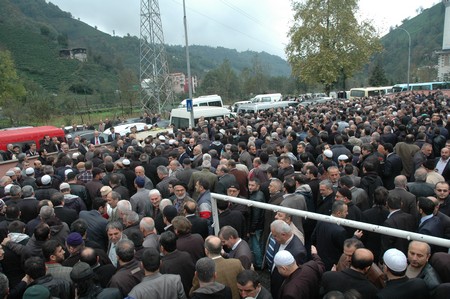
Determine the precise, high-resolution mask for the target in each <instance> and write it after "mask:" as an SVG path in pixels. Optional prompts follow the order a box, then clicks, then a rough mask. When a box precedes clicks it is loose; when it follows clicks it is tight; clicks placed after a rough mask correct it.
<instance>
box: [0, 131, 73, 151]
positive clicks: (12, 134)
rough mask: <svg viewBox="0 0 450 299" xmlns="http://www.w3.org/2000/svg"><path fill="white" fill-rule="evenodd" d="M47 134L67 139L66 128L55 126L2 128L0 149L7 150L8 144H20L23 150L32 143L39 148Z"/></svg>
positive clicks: (61, 139) (63, 139) (62, 139)
mask: <svg viewBox="0 0 450 299" xmlns="http://www.w3.org/2000/svg"><path fill="white" fill-rule="evenodd" d="M47 135H48V136H50V137H58V139H59V140H60V141H65V134H64V130H63V129H61V128H57V127H53V126H42V127H31V128H18V129H15V130H2V131H0V150H3V151H6V150H7V145H8V144H13V145H19V146H20V147H22V150H23V149H25V148H26V147H27V146H29V145H30V144H31V143H36V146H37V149H39V148H40V146H41V142H42V141H43V140H44V137H45V136H47Z"/></svg>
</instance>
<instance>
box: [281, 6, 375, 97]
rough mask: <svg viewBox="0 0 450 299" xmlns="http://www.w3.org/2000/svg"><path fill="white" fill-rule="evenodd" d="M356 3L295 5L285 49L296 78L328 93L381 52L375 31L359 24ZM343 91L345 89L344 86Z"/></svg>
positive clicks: (368, 26) (363, 22) (365, 23)
mask: <svg viewBox="0 0 450 299" xmlns="http://www.w3.org/2000/svg"><path fill="white" fill-rule="evenodd" d="M357 8H358V0H344V1H342V0H307V1H305V2H303V1H302V2H299V1H294V2H293V10H294V12H295V14H294V24H293V25H292V27H291V28H290V31H289V34H288V35H289V38H290V41H289V44H288V45H287V47H286V53H287V56H288V61H289V63H290V64H291V66H292V71H293V74H294V75H295V76H299V77H300V78H301V79H302V80H303V81H305V82H307V83H321V84H323V85H324V87H325V90H326V91H327V92H329V91H330V88H331V86H332V85H333V83H335V82H337V80H338V79H339V78H340V77H342V78H343V82H344V84H345V79H346V78H348V77H350V76H351V75H352V74H353V73H354V72H356V71H357V70H359V69H360V68H361V67H362V66H363V65H364V64H365V63H367V62H368V60H369V58H370V57H371V56H372V54H373V53H375V52H377V51H379V50H381V45H380V42H379V39H378V38H377V36H376V33H375V29H374V27H373V26H372V25H371V24H369V22H367V21H362V22H358V21H357V20H356V18H355V13H356V11H357ZM343 88H344V89H345V86H343Z"/></svg>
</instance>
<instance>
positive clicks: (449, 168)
mask: <svg viewBox="0 0 450 299" xmlns="http://www.w3.org/2000/svg"><path fill="white" fill-rule="evenodd" d="M440 159H441V158H440V157H438V158H436V159H435V161H436V163H435V164H436V165H437V163H438V162H439V160H440ZM449 161H450V160H449ZM449 161H447V164H446V165H445V168H444V170H443V171H442V176H443V177H444V179H445V181H446V182H449V181H450V163H448V162H449Z"/></svg>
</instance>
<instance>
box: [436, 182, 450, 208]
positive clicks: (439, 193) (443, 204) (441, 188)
mask: <svg viewBox="0 0 450 299" xmlns="http://www.w3.org/2000/svg"><path fill="white" fill-rule="evenodd" d="M434 192H435V193H436V197H437V199H438V200H439V211H440V212H441V213H444V214H445V215H447V216H450V197H449V185H448V183H447V182H439V183H437V184H436V186H435V188H434Z"/></svg>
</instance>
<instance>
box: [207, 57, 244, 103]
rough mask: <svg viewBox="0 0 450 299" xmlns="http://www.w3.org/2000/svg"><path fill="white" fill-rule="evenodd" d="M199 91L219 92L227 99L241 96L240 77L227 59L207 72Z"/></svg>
mask: <svg viewBox="0 0 450 299" xmlns="http://www.w3.org/2000/svg"><path fill="white" fill-rule="evenodd" d="M199 91H200V92H202V93H205V94H219V95H220V96H221V97H222V98H223V99H224V100H225V101H228V100H235V99H236V98H237V97H239V94H240V86H239V79H238V77H237V75H236V73H235V71H234V70H233V69H232V68H231V65H230V62H229V61H228V60H227V59H225V60H224V61H223V63H222V64H221V65H219V66H218V67H217V68H216V69H214V70H211V71H209V72H208V73H207V74H206V76H205V78H204V79H203V82H202V86H201V88H200V90H199Z"/></svg>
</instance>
